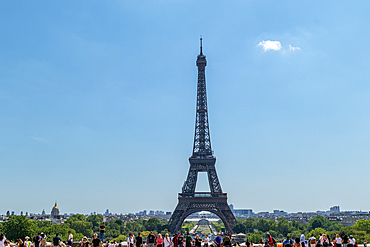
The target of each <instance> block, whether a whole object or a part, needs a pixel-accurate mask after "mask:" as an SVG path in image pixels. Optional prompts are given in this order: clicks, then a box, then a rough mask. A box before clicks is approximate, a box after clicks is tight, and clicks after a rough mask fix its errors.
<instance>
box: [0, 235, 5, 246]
mask: <svg viewBox="0 0 370 247" xmlns="http://www.w3.org/2000/svg"><path fill="white" fill-rule="evenodd" d="M5 240H6V237H5V235H4V233H1V234H0V247H4V243H5Z"/></svg>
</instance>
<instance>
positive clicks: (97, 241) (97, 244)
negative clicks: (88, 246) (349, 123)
mask: <svg viewBox="0 0 370 247" xmlns="http://www.w3.org/2000/svg"><path fill="white" fill-rule="evenodd" d="M101 244H102V241H101V240H100V238H98V234H96V233H95V234H94V238H93V240H92V246H93V247H100V246H101Z"/></svg>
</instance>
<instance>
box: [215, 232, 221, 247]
mask: <svg viewBox="0 0 370 247" xmlns="http://www.w3.org/2000/svg"><path fill="white" fill-rule="evenodd" d="M215 243H216V245H217V247H220V246H221V233H217V237H216V238H215Z"/></svg>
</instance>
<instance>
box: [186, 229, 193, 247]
mask: <svg viewBox="0 0 370 247" xmlns="http://www.w3.org/2000/svg"><path fill="white" fill-rule="evenodd" d="M191 242H192V238H191V236H190V234H189V232H186V236H185V247H191Z"/></svg>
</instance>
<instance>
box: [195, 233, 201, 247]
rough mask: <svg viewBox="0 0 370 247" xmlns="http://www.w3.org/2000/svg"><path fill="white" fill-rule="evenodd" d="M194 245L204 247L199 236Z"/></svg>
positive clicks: (196, 237)
mask: <svg viewBox="0 0 370 247" xmlns="http://www.w3.org/2000/svg"><path fill="white" fill-rule="evenodd" d="M194 245H195V247H201V246H202V239H200V238H199V235H198V234H197V235H196V236H195V239H194Z"/></svg>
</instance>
